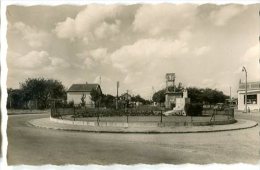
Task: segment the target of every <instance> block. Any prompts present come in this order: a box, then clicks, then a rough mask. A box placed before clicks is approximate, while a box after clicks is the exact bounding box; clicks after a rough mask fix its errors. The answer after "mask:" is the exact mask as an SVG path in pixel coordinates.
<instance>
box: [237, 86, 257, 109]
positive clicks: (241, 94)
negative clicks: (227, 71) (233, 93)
mask: <svg viewBox="0 0 260 170" xmlns="http://www.w3.org/2000/svg"><path fill="white" fill-rule="evenodd" d="M245 88H246V84H245V83H241V82H240V83H239V88H238V90H237V97H238V98H237V105H238V106H237V108H238V110H240V111H244V110H245ZM247 108H248V110H250V111H253V110H260V82H248V83H247Z"/></svg>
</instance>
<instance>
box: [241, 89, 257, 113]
mask: <svg viewBox="0 0 260 170" xmlns="http://www.w3.org/2000/svg"><path fill="white" fill-rule="evenodd" d="M252 94H257V103H256V104H247V107H248V108H249V109H250V111H254V110H259V109H260V90H251V91H250V90H249V91H248V95H252ZM244 96H245V91H238V101H237V102H238V105H237V107H238V110H239V111H245V104H244Z"/></svg>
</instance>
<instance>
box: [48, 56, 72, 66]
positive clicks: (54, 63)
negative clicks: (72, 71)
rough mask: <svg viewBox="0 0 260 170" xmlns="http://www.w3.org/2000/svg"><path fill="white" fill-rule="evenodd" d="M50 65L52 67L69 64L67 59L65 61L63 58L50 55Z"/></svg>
mask: <svg viewBox="0 0 260 170" xmlns="http://www.w3.org/2000/svg"><path fill="white" fill-rule="evenodd" d="M50 59H51V65H52V66H54V67H60V68H69V67H70V66H71V65H70V63H68V62H67V61H65V60H64V59H63V58H58V57H51V58H50Z"/></svg>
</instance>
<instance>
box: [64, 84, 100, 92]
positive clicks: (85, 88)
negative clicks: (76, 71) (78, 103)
mask: <svg viewBox="0 0 260 170" xmlns="http://www.w3.org/2000/svg"><path fill="white" fill-rule="evenodd" d="M98 87H99V84H72V85H71V86H70V88H69V90H68V91H67V92H91V90H92V89H97V88H98Z"/></svg>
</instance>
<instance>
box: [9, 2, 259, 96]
mask: <svg viewBox="0 0 260 170" xmlns="http://www.w3.org/2000/svg"><path fill="white" fill-rule="evenodd" d="M258 11H259V9H258V6H257V5H256V4H255V5H238V4H227V5H214V4H203V5H196V4H178V5H176V4H167V3H163V4H154V5H151V4H135V5H122V4H110V5H100V4H99V5H98V4H89V5H85V6H73V5H62V6H27V7H25V6H15V5H12V6H8V8H7V19H8V30H7V43H8V51H7V65H8V78H7V86H8V87H9V88H19V83H20V82H24V81H25V79H27V78H37V77H44V78H52V79H57V80H60V81H61V82H62V83H63V84H64V86H65V87H66V88H69V87H70V86H71V85H72V84H74V83H86V82H87V83H100V77H101V88H102V91H103V93H105V94H113V95H115V94H116V82H117V81H119V82H120V87H119V94H122V93H124V92H126V90H128V91H129V93H130V94H133V95H137V94H139V95H141V96H142V97H145V98H146V99H150V98H151V96H152V94H153V92H154V91H158V90H160V89H162V88H165V74H166V73H175V74H176V84H177V83H179V82H181V83H182V84H183V85H184V86H185V87H199V88H213V89H218V90H221V91H223V92H224V93H225V94H228V95H229V90H230V87H231V89H232V96H236V91H237V88H238V82H239V80H240V79H241V80H242V81H245V73H244V72H242V66H245V67H246V68H247V72H248V81H259V80H260V64H259V39H258V37H259V17H258Z"/></svg>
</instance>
